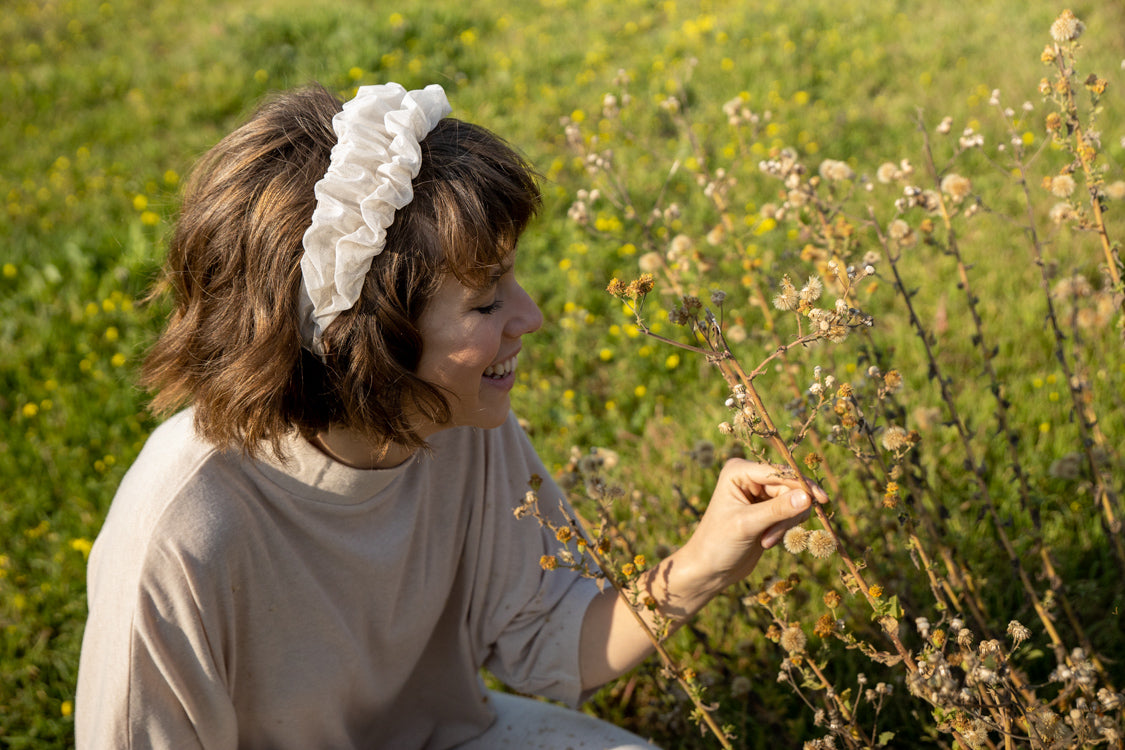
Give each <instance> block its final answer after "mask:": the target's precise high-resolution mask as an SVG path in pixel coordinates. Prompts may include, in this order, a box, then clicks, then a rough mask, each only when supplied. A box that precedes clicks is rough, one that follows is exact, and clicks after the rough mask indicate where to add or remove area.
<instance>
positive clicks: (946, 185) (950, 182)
mask: <svg viewBox="0 0 1125 750" xmlns="http://www.w3.org/2000/svg"><path fill="white" fill-rule="evenodd" d="M972 189H973V184H972V182H971V181H970V180H969V178H967V177H962V176H961V175H959V174H956V173H950V174H947V175H946V176H945V177H943V178H942V180H941V192H943V193H945V194H946V195H948V196H949V197H950V198H952V199H953V200H954V201H955V202H957V203H960V202H961V201H963V200H964V199H965V197H966V196H968V194H969V192H970V191H971V190H972Z"/></svg>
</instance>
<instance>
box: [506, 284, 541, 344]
mask: <svg viewBox="0 0 1125 750" xmlns="http://www.w3.org/2000/svg"><path fill="white" fill-rule="evenodd" d="M512 302H513V303H514V304H513V305H512V317H511V318H509V319H508V324H507V326H505V329H504V332H505V333H506V334H507V335H509V336H511V337H512V338H518V337H519V336H522V335H524V334H525V333H533V332H535V331H538V330H539V328H540V326H542V325H543V313H542V311H541V310H540V309H539V305H537V304H535V300H533V299H532V298H531V295H530V294H528V293H527V292H526V291H525V290H524V288H523V287H522V286H521V285H519V284H518V283H517V284H516V293H515V295H514V299H513V300H512Z"/></svg>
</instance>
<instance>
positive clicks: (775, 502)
mask: <svg viewBox="0 0 1125 750" xmlns="http://www.w3.org/2000/svg"><path fill="white" fill-rule="evenodd" d="M810 486H811V487H812V489H813V492H814V494H815V495H816V500H817V501H818V502H821V503H823V502H827V500H828V497H827V496H826V495H825V494H824V492H823V490H821V489H820V488H819V487H817V486H816V485H815V484H812V483H810ZM810 506H811V501H810V498H809V496H808V494H807V493H806V492H805V491H804V490H803V489H801V483H800V481H799V480H798V479H796V478H785V477H784V476H782V474H781V471H780V470H779V469H777V468H776V467H774V466H771V465H769V464H763V463H754V462H751V461H746V460H743V459H732V460H730V461H728V462H727V464H726V465H725V466H724V467H723V470H722V473H720V474H719V481H718V482H717V483H716V484H715V491H714V493H713V494H712V495H711V502H710V503H709V504H708V506H707V511H706V512H705V513H704V514H703V519H702V520H701V521H700V522H699V525H698V526H697V527H696V529H695V531H694V532H693V533H692V536H691V539H689V540H688V542H687V544H685V545H684V548H683V550H682V552H683V553H685V554H687V555H689V559H690V560H691V561H692V564H693V567H695V568H696V570H697V571H698V573H699V574H700V575H701V576H702V577H703V579H704V580H706V581H708V582H709V583H711V585H713V586H715V587H717V588H725V587H726V586H728V585H730V584H731V583H734V582H735V581H738V580H741V579H743V578H745V577H746V576H748V575H750V573H751V571H753V570H754V566H755V565H757V564H758V559H759V558H761V556H762V552H763V551H764V550H767V549H769V548H770V547H773V546H774V545H776V544H777V543H778V542H780V541H781V539H782V537H783V536H785V532H786V531H788V530H789V529H790V528H792V527H794V526H796V525H798V524H800V523H801V522H802V521H804V520H805V519H806V518H808V515H809V507H810Z"/></svg>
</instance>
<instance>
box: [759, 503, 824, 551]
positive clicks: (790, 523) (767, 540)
mask: <svg viewBox="0 0 1125 750" xmlns="http://www.w3.org/2000/svg"><path fill="white" fill-rule="evenodd" d="M766 505H768V506H770V507H769V513H768V516H769V519H770V520H771V521H772V523H770V525H769V527H768V528H766V529H765V530H764V531H763V532H762V536H761V540H762V541H761V544H762V548H763V549H769V548H770V547H773V546H774V545H776V544H777V543H778V542H780V541H781V539H782V537H784V536H785V532H787V531H789V529H791V528H793V527H794V526H797V525H799V524H801V523H803V522H804V521H805V519H807V518H808V517H809V506H810V505H812V503H811V501H810V500H809V496H808V494H807V493H806V492H805V491H804V490H800V489H797V490H791V491H789V492H787V493H785V494H784V495H781V496H780V497H778V498H775V499H774V500H773V501H772V502H769V503H766Z"/></svg>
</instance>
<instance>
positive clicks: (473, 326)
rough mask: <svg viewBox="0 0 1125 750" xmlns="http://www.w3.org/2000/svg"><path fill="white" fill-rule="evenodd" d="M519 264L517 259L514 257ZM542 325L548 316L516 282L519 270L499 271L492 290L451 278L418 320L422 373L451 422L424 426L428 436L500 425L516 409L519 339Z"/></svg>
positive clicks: (500, 269) (441, 287)
mask: <svg viewBox="0 0 1125 750" xmlns="http://www.w3.org/2000/svg"><path fill="white" fill-rule="evenodd" d="M513 261H514V258H513ZM542 323H543V314H542V313H541V312H539V307H538V306H537V305H536V304H535V302H533V301H532V299H531V297H529V296H528V295H527V292H525V291H524V290H523V287H521V286H520V284H519V282H518V281H516V277H515V273H514V268H513V267H512V266H508V267H506V268H497V269H496V274H495V276H494V277H493V283H492V284H491V286H489V287H487V288H485V289H472V288H470V287H466V286H465V285H464V284H462V283H461V282H460V281H458V279H457V277H456V276H454V275H452V274H446V276H445V278H444V280H443V281H442V283H441V286H440V287H439V289H438V291H437V294H435V295H434V297H433V299H431V300H430V302H429V304H428V305H427V306H426V309H425V311H424V312H423V313H422V316H421V318H420V319H419V320H418V329H419V331H420V332H421V334H422V358H421V360H420V361H419V363H418V369H417V371H416V372H417V375H418V376H419V377H421V378H422V379H423V380H426V381H427V382H429V383H431V384H433V385H435V386H438V387H439V388H441V389H442V390H443V392H444V394H445V396H446V398H447V399H448V400H449V406H450V409H451V412H452V415H451V418H450V422H449V423H448V424H442V425H421V426H420V428H419V432H420V433H421V434H422V436H423V437H425V436H426V434H432V433H433V432H436V431H438V430H440V429H444V428H446V427H456V426H462V425H470V426H474V427H484V428H492V427H499V426H500V425H501V424H503V423H504V420H506V419H507V418H508V412H509V410H510V408H511V404H510V402H509V393H510V392H511V390H512V386H513V385H515V382H516V355H517V354H519V351H520V348H521V344H520V337H521V336H523V335H524V334H525V333H531V332H532V331H535V330H537V329H538V328H539V326H540V325H542Z"/></svg>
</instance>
